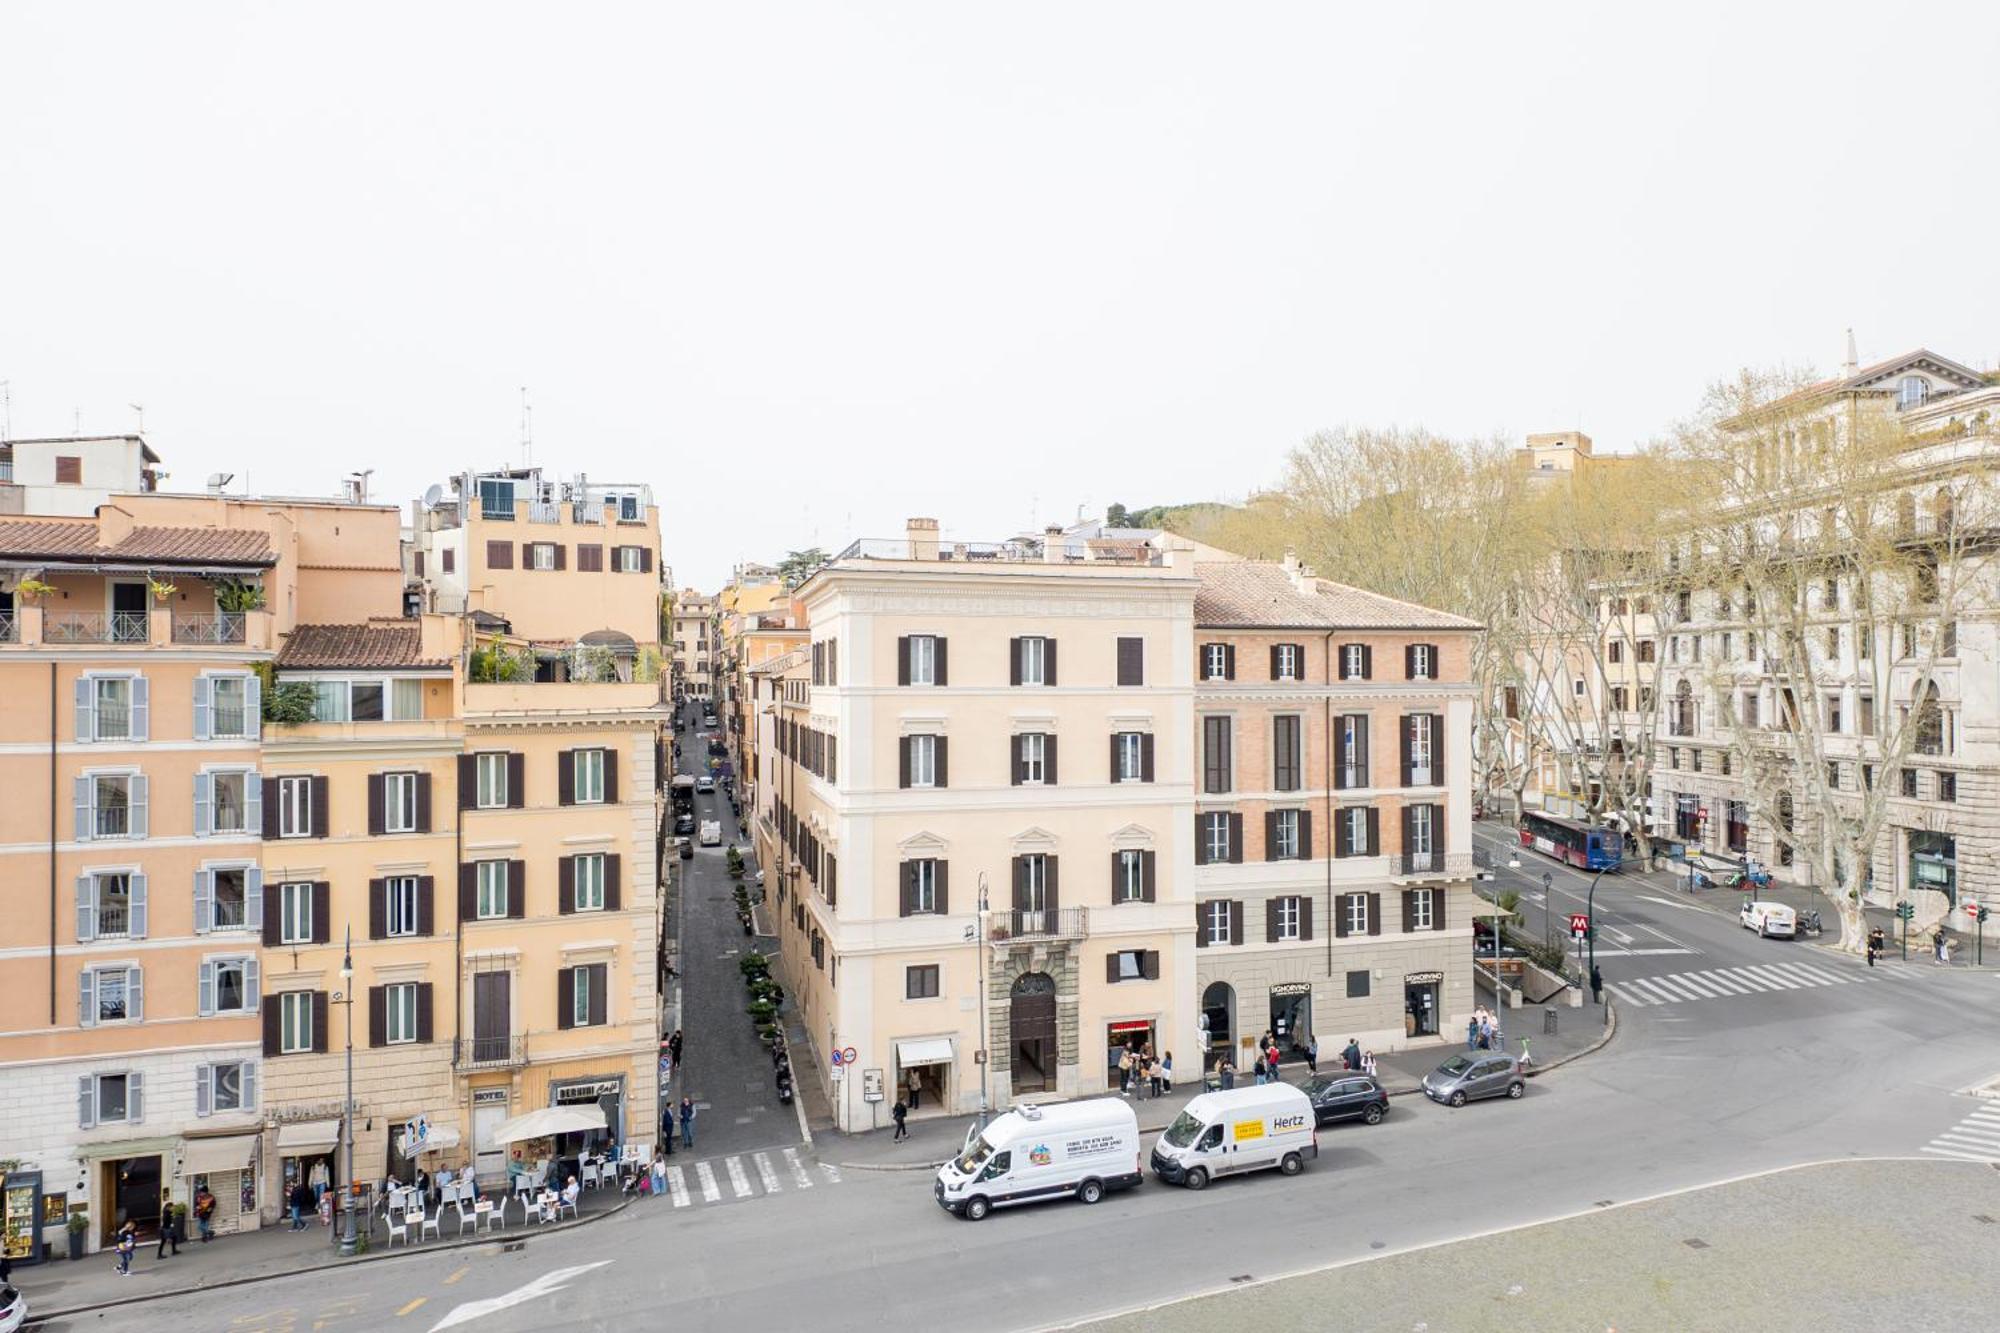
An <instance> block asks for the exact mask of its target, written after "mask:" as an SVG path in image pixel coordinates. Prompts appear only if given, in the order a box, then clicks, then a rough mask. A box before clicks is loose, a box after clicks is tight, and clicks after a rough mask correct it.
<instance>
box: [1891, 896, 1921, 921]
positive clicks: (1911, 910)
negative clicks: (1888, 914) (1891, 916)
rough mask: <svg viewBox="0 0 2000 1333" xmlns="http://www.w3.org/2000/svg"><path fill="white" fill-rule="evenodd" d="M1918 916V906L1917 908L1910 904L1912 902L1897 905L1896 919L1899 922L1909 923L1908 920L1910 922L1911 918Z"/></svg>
mask: <svg viewBox="0 0 2000 1333" xmlns="http://www.w3.org/2000/svg"><path fill="white" fill-rule="evenodd" d="M1916 914H1917V909H1916V906H1915V904H1913V903H1910V902H1907V901H1906V902H1900V903H1897V904H1896V919H1897V920H1899V921H1908V920H1909V919H1910V918H1911V917H1913V916H1915V915H1916Z"/></svg>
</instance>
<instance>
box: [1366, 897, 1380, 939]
mask: <svg viewBox="0 0 2000 1333" xmlns="http://www.w3.org/2000/svg"><path fill="white" fill-rule="evenodd" d="M1368 933H1369V934H1370V935H1380V934H1381V933H1382V895H1381V894H1379V893H1371V894H1369V895H1368Z"/></svg>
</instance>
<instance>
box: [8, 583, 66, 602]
mask: <svg viewBox="0 0 2000 1333" xmlns="http://www.w3.org/2000/svg"><path fill="white" fill-rule="evenodd" d="M55 590H56V585H55V584H53V583H44V582H42V581H41V580H40V579H33V578H30V579H22V580H21V581H20V582H19V583H17V584H15V585H14V595H15V596H16V597H19V598H20V599H21V600H22V601H24V602H26V603H27V604H28V605H30V606H33V605H34V604H35V603H37V602H39V601H41V600H42V598H44V597H47V596H48V595H49V594H50V593H52V592H54V591H55Z"/></svg>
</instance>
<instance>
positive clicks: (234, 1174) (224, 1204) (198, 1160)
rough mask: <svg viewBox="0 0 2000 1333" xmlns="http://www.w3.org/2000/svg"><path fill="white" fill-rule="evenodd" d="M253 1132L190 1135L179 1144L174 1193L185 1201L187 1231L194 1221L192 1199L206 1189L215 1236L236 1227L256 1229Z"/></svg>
mask: <svg viewBox="0 0 2000 1333" xmlns="http://www.w3.org/2000/svg"><path fill="white" fill-rule="evenodd" d="M258 1141H259V1140H258V1136H257V1135H255V1134H227V1135H218V1136H215V1137H212V1138H190V1139H187V1140H184V1141H183V1143H182V1145H181V1156H180V1167H181V1185H182V1188H181V1189H179V1190H177V1191H175V1197H177V1198H180V1199H182V1200H183V1201H184V1202H185V1203H186V1204H187V1205H188V1217H189V1221H188V1234H189V1235H190V1236H193V1235H195V1234H196V1232H197V1228H196V1227H195V1225H194V1221H193V1217H194V1201H195V1198H196V1196H197V1195H198V1194H199V1193H200V1192H201V1191H202V1190H203V1189H206V1190H207V1191H208V1192H209V1193H210V1194H213V1195H214V1196H215V1216H214V1219H213V1220H212V1222H211V1225H212V1226H213V1227H214V1229H215V1234H216V1235H218V1236H227V1235H231V1234H233V1233H235V1232H239V1231H255V1230H256V1229H257V1227H258V1225H259V1218H258V1214H257V1148H258Z"/></svg>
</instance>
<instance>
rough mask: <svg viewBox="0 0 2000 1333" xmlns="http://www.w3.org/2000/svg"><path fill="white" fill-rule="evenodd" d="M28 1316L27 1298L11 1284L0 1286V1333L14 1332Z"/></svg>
mask: <svg viewBox="0 0 2000 1333" xmlns="http://www.w3.org/2000/svg"><path fill="white" fill-rule="evenodd" d="M27 1318H28V1298H27V1297H26V1296H23V1295H22V1294H21V1293H20V1292H18V1291H16V1290H14V1288H13V1287H11V1286H0V1333H14V1330H15V1329H17V1328H19V1327H20V1326H21V1325H22V1323H23V1322H25V1321H26V1320H27Z"/></svg>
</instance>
